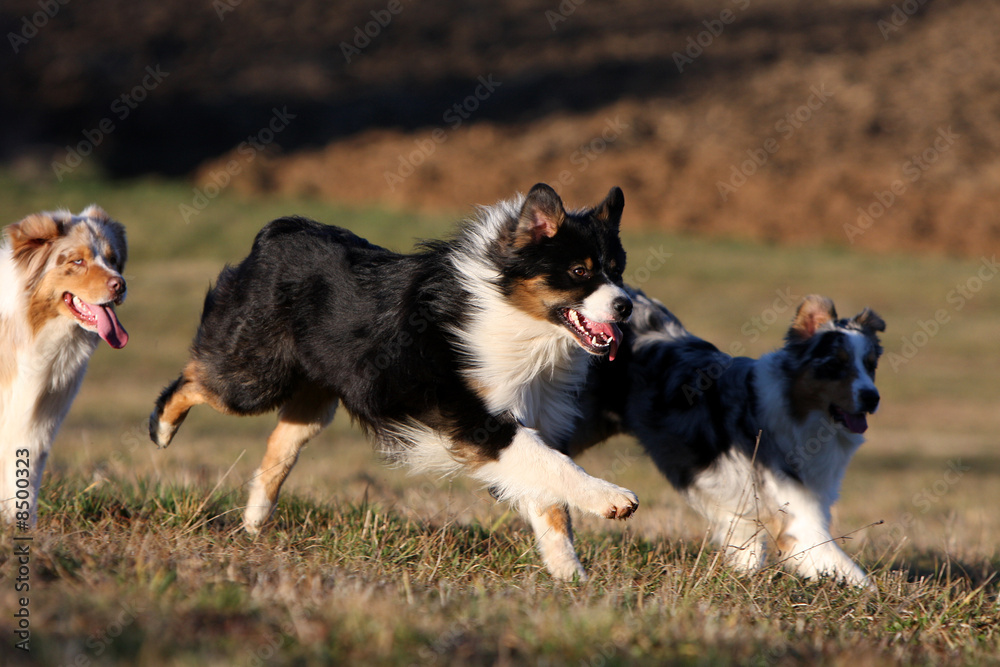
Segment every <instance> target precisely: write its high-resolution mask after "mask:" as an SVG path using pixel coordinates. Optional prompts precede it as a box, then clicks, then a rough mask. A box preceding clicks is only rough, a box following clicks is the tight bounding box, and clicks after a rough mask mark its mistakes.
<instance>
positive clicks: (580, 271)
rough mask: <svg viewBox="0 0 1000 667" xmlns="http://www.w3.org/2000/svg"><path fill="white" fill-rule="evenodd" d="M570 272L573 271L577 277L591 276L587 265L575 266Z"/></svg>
mask: <svg viewBox="0 0 1000 667" xmlns="http://www.w3.org/2000/svg"><path fill="white" fill-rule="evenodd" d="M569 272H570V273H572V274H573V275H574V276H576V277H577V278H589V277H590V271H588V270H587V267H585V266H574V267H573V268H572V269H570V270H569Z"/></svg>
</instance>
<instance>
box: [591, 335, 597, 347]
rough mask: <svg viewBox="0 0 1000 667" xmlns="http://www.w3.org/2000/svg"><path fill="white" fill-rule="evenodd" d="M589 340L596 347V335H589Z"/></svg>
mask: <svg viewBox="0 0 1000 667" xmlns="http://www.w3.org/2000/svg"><path fill="white" fill-rule="evenodd" d="M590 342H591V344H592V345H593V346H594V347H597V336H591V337H590Z"/></svg>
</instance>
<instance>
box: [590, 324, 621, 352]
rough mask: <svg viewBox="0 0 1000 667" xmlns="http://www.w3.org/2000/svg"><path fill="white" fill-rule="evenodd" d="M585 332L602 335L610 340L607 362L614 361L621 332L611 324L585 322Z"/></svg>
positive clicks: (615, 325) (616, 326)
mask: <svg viewBox="0 0 1000 667" xmlns="http://www.w3.org/2000/svg"><path fill="white" fill-rule="evenodd" d="M587 330H588V331H590V332H591V333H602V334H604V335H605V336H607V337H608V338H610V339H611V349H610V350H609V352H608V360H609V361H614V360H615V355H616V354H617V353H618V343H620V342H621V340H622V330H621V329H619V328H618V325H617V324H614V323H613V322H587Z"/></svg>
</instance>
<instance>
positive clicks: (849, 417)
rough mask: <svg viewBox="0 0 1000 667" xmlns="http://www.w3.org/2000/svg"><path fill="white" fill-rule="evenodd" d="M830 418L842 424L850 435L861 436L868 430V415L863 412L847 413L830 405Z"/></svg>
mask: <svg viewBox="0 0 1000 667" xmlns="http://www.w3.org/2000/svg"><path fill="white" fill-rule="evenodd" d="M830 416H831V417H833V421H835V422H837V423H838V424H842V425H843V426H844V428H846V429H847V430H848V431H850V432H851V433H858V434H861V433H864V432H865V431H867V430H868V415H866V414H865V413H864V412H848V411H847V410H844V409H843V408H841V407H839V406H837V405H834V404H832V403H831V404H830Z"/></svg>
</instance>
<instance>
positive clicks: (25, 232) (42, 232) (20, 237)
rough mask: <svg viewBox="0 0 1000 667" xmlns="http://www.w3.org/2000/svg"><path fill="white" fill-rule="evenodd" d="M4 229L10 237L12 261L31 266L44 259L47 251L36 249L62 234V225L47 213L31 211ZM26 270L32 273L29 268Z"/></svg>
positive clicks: (43, 246)
mask: <svg viewBox="0 0 1000 667" xmlns="http://www.w3.org/2000/svg"><path fill="white" fill-rule="evenodd" d="M5 231H6V234H7V238H8V239H10V247H11V250H12V251H13V257H14V261H15V262H17V263H18V264H21V265H22V266H29V267H31V266H33V265H35V264H38V263H39V262H43V261H44V258H45V256H47V254H48V253H40V252H38V251H39V250H41V249H42V248H45V247H46V246H48V245H49V244H50V243H51V242H52V241H53V240H55V239H57V238H59V237H60V236H62V235H63V233H64V226H63V224H62V222H61V221H59V220H56V219H55V218H53V217H52V216H51V215H49V214H48V213H33V214H31V215H29V216H28V217H27V218H25V219H24V220H22V221H21V222H17V223H14V224H13V225H9V226H8V227H7V229H6V230H5ZM28 272H29V273H32V271H31V270H29V271H28Z"/></svg>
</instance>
